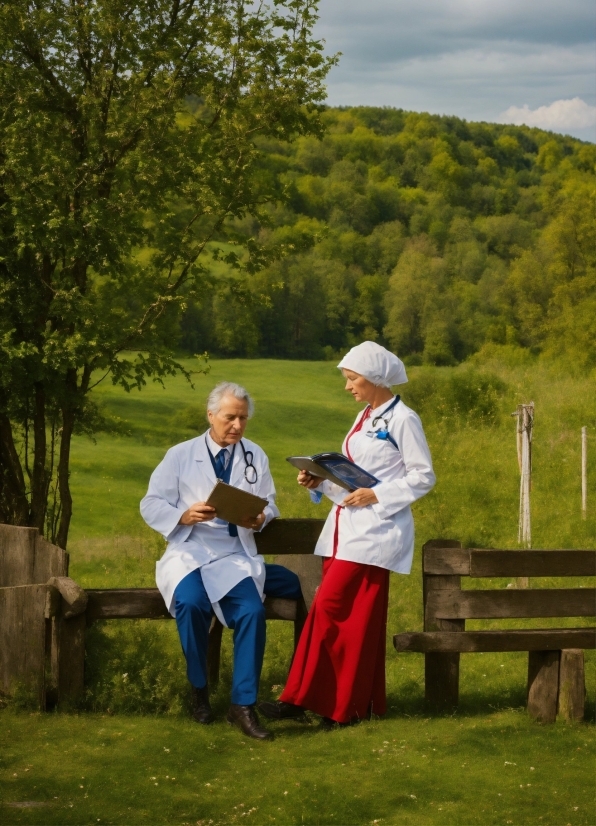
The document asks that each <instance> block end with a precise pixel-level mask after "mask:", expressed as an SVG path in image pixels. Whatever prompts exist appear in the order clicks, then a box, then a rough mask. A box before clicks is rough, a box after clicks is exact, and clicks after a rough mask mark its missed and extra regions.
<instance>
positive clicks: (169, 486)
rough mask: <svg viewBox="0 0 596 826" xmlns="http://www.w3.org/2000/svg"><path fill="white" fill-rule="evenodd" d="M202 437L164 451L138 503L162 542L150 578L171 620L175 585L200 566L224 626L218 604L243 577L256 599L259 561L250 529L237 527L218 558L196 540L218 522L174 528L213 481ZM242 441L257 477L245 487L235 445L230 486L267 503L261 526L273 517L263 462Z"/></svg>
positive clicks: (260, 578) (259, 452) (209, 546)
mask: <svg viewBox="0 0 596 826" xmlns="http://www.w3.org/2000/svg"><path fill="white" fill-rule="evenodd" d="M205 437H206V433H203V435H202V436H198V437H197V438H196V439H191V440H190V441H188V442H182V443H181V444H179V445H175V446H174V447H172V448H171V449H170V450H168V452H167V453H166V455H165V456H164V458H163V460H162V462H161V463H160V464H159V465H158V466H157V467H156V468H155V470H154V471H153V473H152V475H151V479H150V481H149V489H148V491H147V494H146V496H145V497H144V498H143V499H142V500H141V515H142V516H143V519H144V520H145V522H146V523H147V524H148V525H149V526H150V527H151V528H153V529H154V530H156V531H158V532H159V533H161V534H162V536H164V537H165V539H167V541H168V545H167V547H166V551H165V553H164V555H163V556H162V558H161V559H160V560H159V561H158V562H157V564H156V566H155V579H156V583H157V587H158V588H159V590H160V592H161V595H162V596H163V598H164V602H165V604H166V605H167V606H168V610H169V611H170V613H171V614H172V616H175V602H174V591H175V590H176V586H177V585H178V583H179V582H180V581H181V580H182V579H184V577H185V576H186V575H187V574H189V573H191V571H194V570H196V569H197V568H201V573H202V575H203V584H204V585H205V590H206V591H207V595H208V597H209V600H210V601H211V603H212V605H213V608H214V610H215V613H216V615H217V616H218V618H219V619H220V620H221V622H222V623H223V624H224V625H225V620H224V618H223V615H222V612H221V609H220V608H219V605H218V602H219V600H220V599H221V598H222V597H223V596H225V595H226V594H227V593H228V592H229V591H230V590H231V589H232V588H233V587H234V586H235V585H237V584H238V583H239V582H240V581H241V580H243V579H246V577H248V576H251V577H252V578H253V580H254V582H255V585H256V586H257V590H258V591H259V594H260V596H261V599H262V598H263V586H264V583H265V561H264V559H263V557H262V556H261V555H260V554H258V553H257V547H256V543H255V538H254V531H253V530H251V529H249V528H242V527H240V526H238V537H237V538H235V537H229V548H230V553H229V555H227V556H222V555H221V553H219V552H217V551H214V547H215V543H213V545H212V544H211V543H210V542H209V541H208V539H206V540H205V541H202V539H201V537H202V536H203V537H205V536H206V535H207V533H206V532H208V531H209V530H210V529H211V530H212V531H213V529H214V528H216V527H217V528H218V529H219V530H221V520H215V519H214V520H211V521H209V522H202V523H199V525H196V526H193V525H180V524H179V522H180V517H181V516H182V514H183V513H184V512H185V511H186V510H188V508H189V507H190V506H191V505H194V504H195V502H204V501H205V500H206V499H207V498H208V496H209V494H210V493H211V490H212V489H213V486H214V485H215V483H216V482H217V478H216V476H215V471H214V469H213V465H212V464H211V459H210V457H209V453H208V451H207V443H206V438H205ZM242 441H243V443H244V447H245V449H246V450H247V451H252V453H253V464H254V466H255V468H256V470H257V475H258V479H257V481H256V482H255V484H253V485H251V484H250V483H249V482H247V481H246V479H245V478H244V469H245V467H246V463H245V461H244V454H243V451H242V448H241V447H240V445H236V449H235V451H234V457H233V460H232V462H233V464H232V471H231V476H230V484H231V485H233V486H234V487H237V488H241V489H242V490H246V491H249V492H250V493H254V494H255V496H261V497H262V498H263V499H267V500H268V502H269V504H268V505H267V506H266V507H265V509H264V513H265V522H264V523H263V525H262V527H265V525H266V524H267V523H268V522H270V521H271V520H272V519H274V518H275V517H276V516H279V511H278V509H277V507H276V505H275V486H274V484H273V479H272V477H271V473H270V471H269V461H268V459H267V456H266V455H265V453H264V451H263V450H262V449H261V448H260V447H259V446H258V445H257V444H255V443H254V442H251V441H250V440H249V439H244V438H243V440H242ZM195 528H198V530H195ZM226 530H227V527H226ZM217 545H219V546H220V545H221V543H220V542H218V543H217Z"/></svg>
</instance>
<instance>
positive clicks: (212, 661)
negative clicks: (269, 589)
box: [85, 519, 324, 686]
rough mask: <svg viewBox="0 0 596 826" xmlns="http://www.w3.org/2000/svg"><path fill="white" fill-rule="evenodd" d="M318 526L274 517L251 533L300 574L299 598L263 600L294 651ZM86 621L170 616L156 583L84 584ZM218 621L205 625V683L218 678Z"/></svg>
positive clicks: (312, 574)
mask: <svg viewBox="0 0 596 826" xmlns="http://www.w3.org/2000/svg"><path fill="white" fill-rule="evenodd" d="M323 525H324V520H322V519H276V520H274V521H273V522H271V523H270V524H269V525H267V527H266V528H265V529H264V530H263V531H262V533H258V534H256V535H255V539H256V542H257V549H258V551H259V553H261V554H263V555H275V559H274V562H275V563H276V564H278V565H285V567H287V568H289V569H290V570H293V571H294V572H295V573H296V574H297V575H298V577H299V579H300V584H301V586H302V593H303V597H304V599H303V600H293V599H272V598H266V599H265V612H266V613H265V616H266V619H267V620H286V621H289V622H293V623H294V650H296V646H297V645H298V640H299V639H300V634H301V632H302V628H303V626H304V621H305V619H306V615H307V613H308V608H309V607H310V604H311V602H312V600H313V598H314V594H315V590H316V588H317V587H318V585H319V583H320V581H321V570H322V560H321V558H320V557H316V556H313V552H314V549H315V545H316V543H317V539H318V538H319V534H320V533H321V530H322V528H323ZM86 594H87V600H88V602H87V606H86V611H85V615H86V620H87V624H88V625H89V624H91V623H93V622H95V621H97V620H108V619H172V616H171V614H170V613H169V612H168V610H167V608H166V605H165V603H164V601H163V599H162V596H161V594H160V592H159V591H158V590H157V588H109V589H108V588H105V589H104V588H102V589H96V588H94V589H87V590H86ZM222 632H223V626H222V624H221V623H220V622H219V620H218V619H217V618H216V617H214V618H213V621H212V623H211V628H210V630H209V648H208V652H207V672H208V680H209V684H210V685H211V686H215V685H216V684H217V683H218V681H219V670H220V658H221V640H222Z"/></svg>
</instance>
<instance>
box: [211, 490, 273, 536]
mask: <svg viewBox="0 0 596 826" xmlns="http://www.w3.org/2000/svg"><path fill="white" fill-rule="evenodd" d="M205 504H206V505H210V506H211V507H212V508H215V514H216V516H217V518H218V519H224V520H225V521H226V522H231V523H232V525H238V524H239V523H240V522H244V520H245V519H254V518H255V517H257V516H258V515H259V514H260V513H262V512H263V509H264V508H265V507H266V506H267V505H268V504H269V502H268V500H267V499H263V498H261V497H260V496H255V495H254V493H248V491H246V490H241V489H240V488H235V487H234V486H233V485H227V484H226V483H225V482H222V481H221V480H218V481H217V482H216V484H215V486H214V488H213V490H212V491H211V493H210V494H209V498H208V499H207V501H206V502H205Z"/></svg>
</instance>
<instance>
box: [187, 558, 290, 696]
mask: <svg viewBox="0 0 596 826" xmlns="http://www.w3.org/2000/svg"><path fill="white" fill-rule="evenodd" d="M265 572H266V573H265V588H264V590H265V596H268V597H278V598H281V599H300V598H301V596H302V591H301V590H300V580H299V579H298V577H297V576H296V574H295V573H294V572H293V571H290V570H288V569H287V568H284V567H283V566H282V565H265ZM174 599H175V605H176V625H177V626H178V634H179V635H180V642H181V644H182V650H183V652H184V656H185V658H186V669H187V674H188V679H189V682H190V683H191V685H193V686H194V687H195V688H203V687H204V686H205V685H206V684H207V644H208V641H209V626H210V624H211V619H212V617H213V608H212V606H211V603H210V602H209V597H208V596H207V592H206V591H205V586H204V585H203V578H202V576H201V570H200V568H197V569H196V570H194V571H191V573H190V574H187V575H186V576H185V577H184V579H183V580H182V581H181V582H179V583H178V585H177V586H176V590H175V592H174ZM219 605H220V607H221V610H222V613H223V615H224V617H225V620H226V624H227V626H228V628H232V629H233V631H234V670H233V676H232V702H233V703H236V704H238V705H243V706H249V705H253V703H256V701H257V695H258V693H259V678H260V676H261V668H262V665H263V655H264V653H265V633H266V630H265V608H264V606H263V603H262V602H261V599H260V597H259V592H258V591H257V588H256V585H255V583H254V581H253V580H252V578H251V577H247V578H246V579H243V580H242V581H241V582H239V583H238V584H237V585H235V586H234V587H233V588H232V590H231V591H229V592H228V593H227V594H226V595H225V597H223V598H222V599H220V601H219Z"/></svg>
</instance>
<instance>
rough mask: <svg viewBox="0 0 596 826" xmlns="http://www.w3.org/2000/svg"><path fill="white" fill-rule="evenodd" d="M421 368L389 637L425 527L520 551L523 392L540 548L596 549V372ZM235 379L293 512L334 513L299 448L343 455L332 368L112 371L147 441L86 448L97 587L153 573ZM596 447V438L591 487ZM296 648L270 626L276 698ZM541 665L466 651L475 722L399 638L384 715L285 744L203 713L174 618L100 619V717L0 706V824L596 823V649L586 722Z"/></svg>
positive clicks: (267, 686) (77, 462)
mask: <svg viewBox="0 0 596 826" xmlns="http://www.w3.org/2000/svg"><path fill="white" fill-rule="evenodd" d="M189 364H190V362H189ZM409 372H410V374H411V378H412V381H411V383H410V384H409V385H406V386H404V387H403V388H402V396H403V398H404V400H405V401H406V402H408V401H410V402H411V403H412V406H414V407H415V408H416V409H418V410H419V412H420V413H421V415H422V418H423V422H424V425H425V429H426V432H427V436H428V440H429V443H430V446H431V450H432V453H433V457H434V461H435V468H436V471H437V477H438V482H437V486H436V488H435V489H434V490H433V491H432V493H431V494H430V495H429V496H428V497H426V498H425V499H424V500H422V501H421V502H420V503H418V504H417V505H416V507H415V519H416V527H417V541H416V556H415V561H414V568H413V572H412V575H411V576H410V577H404V576H397V575H395V576H393V577H392V584H391V599H390V617H389V628H388V636H389V638H390V637H391V636H392V635H393V634H394V633H396V632H399V631H405V630H416V629H419V628H421V627H422V615H421V582H420V548H421V546H422V544H423V542H424V541H426V540H427V539H430V538H432V537H437V536H442V537H451V538H456V539H460V540H461V541H462V542H464V543H465V544H470V545H476V546H485V547H486V546H496V547H505V548H508V547H509V548H514V547H516V544H517V543H516V540H517V497H518V487H519V476H518V470H517V458H516V448H515V425H514V422H513V420H512V419H511V417H510V415H509V414H510V413H511V412H513V411H514V410H515V406H516V405H517V404H518V403H520V402H523V401H529V400H530V399H531V400H533V401H534V402H535V403H536V424H535V431H534V445H533V463H534V465H533V471H534V476H533V491H532V496H533V499H532V517H533V537H534V542H533V544H534V547H546V548H549V547H550V548H553V547H569V548H572V547H594V546H595V544H596V519H595V508H594V500H595V499H596V496H594V494H593V493H591V499H590V500H589V503H590V511H589V514H588V519H587V520H585V521H584V520H582V519H581V515H580V478H579V466H580V428H581V426H582V425H587V426H588V428H589V434H590V435H589V438H590V440H591V441H590V444H591V446H592V445H594V436H595V435H596V383H595V382H594V381H591V382H590V381H586V380H583V381H582V380H579V379H574V378H572V377H568V376H565V377H563V376H561V375H559V374H557V372H556V371H555V370H554V369H552V368H549V367H548V366H545V365H536V364H531V365H530V364H529V365H526V366H523V365H522V366H518V367H514V368H505V367H504V366H503V365H500V364H497V363H493V364H485V365H480V366H478V365H477V366H476V368H475V372H474V373H469V372H468V371H467V370H466V369H465V368H464V369H462V368H457V369H430V370H429V369H422V368H417V369H413V370H410V371H409ZM489 374H490V375H489ZM487 375H489V378H488V379H487ZM222 379H229V380H234V381H238V382H240V383H242V384H245V385H246V386H247V387H248V388H249V390H250V391H251V392H252V393H253V394H254V396H255V399H256V415H255V418H254V419H253V420H252V421H251V422H250V423H249V429H248V431H247V435H248V436H249V437H250V438H253V439H254V440H255V441H257V442H258V443H259V444H261V445H262V446H263V447H264V448H265V450H266V451H267V453H268V454H269V457H270V460H271V465H272V470H273V474H274V478H275V480H276V484H277V487H278V493H279V503H280V508H281V511H282V516H324V515H325V513H326V508H325V507H324V506H319V507H315V506H313V505H311V504H310V503H309V502H308V498H307V497H306V495H305V494H304V492H303V491H301V490H300V489H299V488H298V486H297V485H296V484H295V481H294V479H295V471H294V470H293V469H292V468H291V467H290V466H289V465H288V464H287V463H286V462H285V461H284V459H285V457H286V456H288V455H291V454H292V453H298V452H311V451H316V450H337V449H339V448H340V445H341V440H342V438H343V435H344V434H345V432H346V430H347V428H348V427H349V425H350V424H351V422H352V421H353V418H354V416H355V413H356V410H357V408H356V406H355V405H354V403H353V401H352V399H351V398H350V397H348V396H347V395H346V394H345V393H344V391H343V385H342V380H341V377H340V375H339V373H338V372H337V370H336V368H335V367H334V365H333V364H332V363H324V362H323V363H321V362H317V363H305V362H279V361H215V362H213V363H212V366H211V372H210V374H209V375H207V376H202V375H198V376H197V377H196V381H195V389H194V390H193V389H192V388H191V387H190V386H189V385H188V384H187V383H186V382H184V380H183V379H175V380H171V381H168V383H167V385H166V388H165V389H163V388H161V387H160V386H158V385H152V386H149V387H147V388H146V389H145V390H143V392H142V393H132V394H130V395H128V394H125V393H123V392H122V391H120V390H118V389H115V388H113V387H111V386H110V385H102V386H100V388H99V389H98V396H99V397H100V398H101V400H102V402H103V403H104V405H105V409H106V412H107V413H108V414H110V415H111V416H116V417H119V418H120V419H121V420H122V422H123V425H124V426H125V428H126V429H127V430H128V431H129V434H130V435H128V436H126V437H125V436H118V437H115V436H107V435H100V436H99V437H98V439H97V444H93V443H92V442H91V441H90V440H88V439H83V438H79V439H77V440H76V443H75V447H74V457H73V474H72V483H73V491H74V497H75V514H74V522H73V528H72V533H71V543H70V546H69V551H70V553H71V576H73V577H74V578H75V579H76V580H77V581H78V582H80V583H81V584H82V585H83V586H86V587H124V586H142V585H146V586H150V585H153V584H154V579H153V572H154V563H155V560H156V559H157V558H158V557H159V556H160V554H161V552H162V550H163V542H162V540H161V539H160V538H159V537H157V536H156V535H154V534H153V533H152V532H151V531H149V530H148V529H147V528H146V527H145V526H144V525H143V523H142V522H141V519H140V516H139V515H138V502H139V499H140V498H141V496H142V495H143V493H144V492H145V489H146V485H147V481H148V477H149V475H150V473H151V471H152V469H153V468H154V467H155V465H156V464H157V462H158V461H159V460H160V459H161V457H162V456H163V454H164V452H165V450H166V449H167V448H168V447H169V446H170V445H171V444H174V443H175V442H178V441H182V440H183V439H187V438H192V436H193V435H195V434H196V433H198V432H201V431H202V429H203V428H204V416H203V412H202V411H203V409H204V402H205V398H206V395H207V393H208V391H209V390H210V389H211V387H212V386H213V385H214V384H215V383H216V382H217V381H219V380H222ZM487 381H488V385H487ZM487 386H488V391H487V390H486V388H487ZM478 388H480V390H481V392H480V391H479V390H478ZM487 399H488V400H489V401H490V404H488V402H487ZM595 459H596V451H595V450H594V449H593V448H592V450H591V456H590V464H589V478H590V480H594V478H596V461H595ZM505 584H506V583H504V582H500V583H495V585H500V586H503V585H505ZM535 584H536V585H539V584H540V585H553V584H555V582H554V581H552V580H551V581H548V582H545V581H543V580H540V581H537V582H536V583H535ZM565 584H567V585H568V584H570V583H569V582H568V581H567V582H566V583H565ZM470 586H471V587H477V586H478V582H471V583H470ZM572 623H575V621H574V620H572V621H570V624H572ZM511 624H512V625H513V624H518V625H519V624H521V623H513V622H512V623H511ZM527 624H528V625H530V624H531V623H529V622H528V623H527ZM534 624H535V625H544V621H537V622H535V623H534ZM552 624H557V625H560V624H563V623H562V622H561V621H560V620H558V621H556V622H555V623H552ZM476 626H479V627H490V626H489V623H487V622H484V623H480V622H478V623H476ZM470 627H473V624H470ZM229 636H230V635H229V634H225V635H224V650H223V667H222V681H221V683H220V686H219V688H218V689H217V691H216V692H215V695H214V705H215V709H216V711H217V714H218V717H219V719H220V720H221V718H222V717H223V714H224V712H225V709H226V705H227V703H228V702H229V695H228V692H229V679H230V671H231V651H230V640H229ZM388 641H389V640H388ZM290 652H291V627H290V624H289V623H270V627H269V629H268V643H267V653H266V660H265V666H264V669H263V679H262V690H261V694H262V697H263V698H268V697H273V696H276V695H277V693H278V692H279V686H280V685H281V684H282V683H283V681H284V676H285V673H286V670H287V665H288V660H289V656H290ZM526 663H527V658H526V656H525V655H523V654H507V655H503V654H477V655H469V656H464V657H462V676H461V704H460V708H459V710H458V712H457V714H455V715H453V716H451V717H445V718H429V717H428V716H427V714H426V712H425V709H424V704H423V662H422V657H421V656H419V655H413V654H402V655H400V656H399V657H398V656H397V655H396V654H395V652H394V650H393V648H392V647H391V646H389V645H388V655H387V678H388V695H389V706H390V708H389V713H388V715H387V718H386V719H385V720H383V721H379V720H374V721H371V722H368V723H363V724H361V725H360V726H358V727H356V728H353V729H349V730H342V731H336V732H331V733H324V732H321V731H318V729H317V727H316V723H315V722H314V721H313V723H312V725H311V726H309V727H307V728H301V727H298V726H297V725H296V724H285V725H284V724H278V725H277V726H275V729H276V734H277V738H276V740H275V741H274V742H273V743H267V744H255V743H253V742H248V741H246V740H243V738H242V737H240V735H239V734H238V733H237V732H236V731H229V730H228V729H227V727H226V726H225V724H224V723H223V722H217V723H215V724H214V725H213V726H211V727H209V728H208V729H203V728H201V727H199V726H197V725H195V724H192V723H190V722H189V721H188V720H187V718H186V716H185V715H186V712H187V685H186V678H185V669H184V663H183V660H182V655H181V652H180V648H179V643H178V641H177V637H176V632H175V627H174V624H173V623H170V622H155V623H151V622H144V621H138V622H126V623H117V622H114V623H104V624H101V623H99V624H96V625H95V626H93V627H92V629H90V632H89V634H88V668H87V697H86V699H85V703H84V704H83V706H82V707H81V708H80V709H78V710H77V711H76V712H74V713H72V714H70V715H67V714H63V713H55V714H48V715H42V716H40V715H37V714H32V713H30V712H28V711H26V710H25V709H23V710H20V711H19V710H18V708H17V707H16V705H13V706H11V707H9V708H6V709H4V710H3V711H2V712H1V717H0V719H1V721H2V722H1V724H0V795H1V796H0V800H2V801H3V803H4V805H3V806H2V807H0V821H1V822H2V823H7V824H9V823H31V824H33V823H35V824H46V823H48V824H50V823H51V824H61V823H65V824H66V823H68V824H79V823H81V824H82V823H97V822H100V823H115V824H128V823H131V824H133V823H134V824H136V823H149V824H152V823H176V824H186V823H188V824H199V826H209V824H212V826H216V824H228V823H242V822H246V823H253V824H262V823H276V824H302V823H305V824H332V823H336V824H364V823H375V822H377V823H381V824H394V823H395V824H409V823H417V824H429V826H430V824H468V823H469V824H493V823H494V824H507V823H511V824H526V823H527V824H530V823H532V824H533V823H536V824H552V826H558V824H567V823H569V824H573V826H575V824H592V823H594V822H596V809H595V805H594V797H595V789H594V785H595V784H594V769H595V761H594V729H593V725H591V723H593V721H594V693H595V691H594V689H595V682H596V680H595V676H596V660H595V658H594V656H593V653H592V652H590V654H589V655H588V657H587V683H588V722H587V723H585V724H582V725H576V726H565V725H563V724H559V723H557V724H556V725H555V726H550V727H542V726H539V725H536V724H533V723H532V722H530V721H529V720H528V718H527V717H526V714H525V711H524V701H525V679H526V667H527V666H526ZM174 778H175V779H174ZM33 804H40V805H33Z"/></svg>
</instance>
